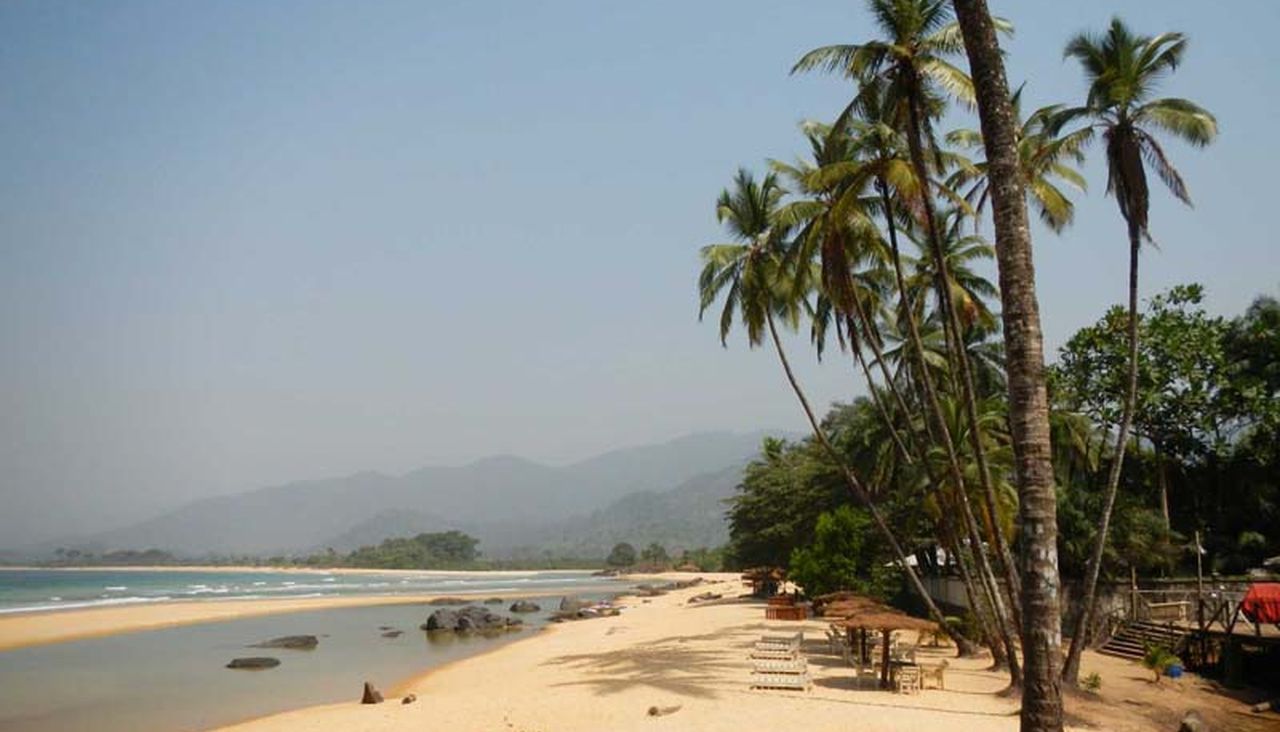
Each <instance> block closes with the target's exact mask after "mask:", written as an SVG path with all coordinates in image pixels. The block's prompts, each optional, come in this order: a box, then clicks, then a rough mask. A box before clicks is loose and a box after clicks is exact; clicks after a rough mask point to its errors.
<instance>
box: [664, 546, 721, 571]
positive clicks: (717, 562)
mask: <svg viewBox="0 0 1280 732" xmlns="http://www.w3.org/2000/svg"><path fill="white" fill-rule="evenodd" d="M724 555H725V551H724V547H717V548H715V549H708V548H707V547H698V548H697V549H685V550H684V551H682V552H681V553H680V558H679V559H678V560H676V564H677V565H685V564H691V565H693V566H695V567H697V568H698V570H699V571H702V572H721V571H724V570H725V569H727V567H726V566H725V561H724V560H725V556H724Z"/></svg>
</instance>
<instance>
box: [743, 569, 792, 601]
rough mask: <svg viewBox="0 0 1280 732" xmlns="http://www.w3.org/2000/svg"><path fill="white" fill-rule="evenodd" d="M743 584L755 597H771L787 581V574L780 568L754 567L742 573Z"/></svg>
mask: <svg viewBox="0 0 1280 732" xmlns="http://www.w3.org/2000/svg"><path fill="white" fill-rule="evenodd" d="M742 581H743V584H746V585H749V586H750V587H751V594H752V595H754V596H756V597H773V596H774V595H776V594H778V588H780V587H782V583H783V582H786V581H787V573H786V571H785V570H783V569H782V568H780V567H754V568H752V569H748V570H746V571H744V572H743V573H742Z"/></svg>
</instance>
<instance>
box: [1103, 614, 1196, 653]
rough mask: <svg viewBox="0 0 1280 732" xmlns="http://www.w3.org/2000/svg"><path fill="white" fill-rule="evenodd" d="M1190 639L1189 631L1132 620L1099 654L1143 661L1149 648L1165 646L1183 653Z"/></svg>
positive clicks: (1112, 637)
mask: <svg viewBox="0 0 1280 732" xmlns="http://www.w3.org/2000/svg"><path fill="white" fill-rule="evenodd" d="M1190 637H1191V634H1190V632H1189V631H1187V630H1184V629H1182V628H1179V627H1176V626H1173V625H1163V624H1160V623H1148V622H1146V621H1141V620H1131V621H1129V622H1127V623H1125V624H1124V626H1122V627H1121V628H1120V630H1119V631H1117V632H1116V634H1115V635H1113V636H1111V638H1110V639H1109V640H1108V641H1107V642H1106V643H1103V644H1102V647H1101V648H1099V649H1098V653H1103V654H1106V655H1108V656H1118V657H1120V658H1129V659H1133V660H1141V659H1142V657H1143V656H1144V655H1146V652H1147V646H1153V645H1154V646H1164V647H1165V648H1168V649H1169V650H1170V651H1173V652H1174V653H1181V652H1182V649H1183V646H1184V645H1185V644H1186V642H1187V640H1188V639H1189V638H1190Z"/></svg>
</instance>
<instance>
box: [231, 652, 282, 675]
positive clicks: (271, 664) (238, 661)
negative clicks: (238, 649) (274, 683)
mask: <svg viewBox="0 0 1280 732" xmlns="http://www.w3.org/2000/svg"><path fill="white" fill-rule="evenodd" d="M279 665H280V659H278V658H269V657H267V656H250V657H247V658H233V659H231V663H228V664H227V668H239V669H246V670H249V671H262V670H264V669H269V668H275V667H276V666H279Z"/></svg>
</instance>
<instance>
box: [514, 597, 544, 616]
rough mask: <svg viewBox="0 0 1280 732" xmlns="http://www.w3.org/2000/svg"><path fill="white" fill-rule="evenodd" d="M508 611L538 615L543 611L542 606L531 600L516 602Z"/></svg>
mask: <svg viewBox="0 0 1280 732" xmlns="http://www.w3.org/2000/svg"><path fill="white" fill-rule="evenodd" d="M507 610H509V611H510V612H513V613H536V612H538V611H540V610H542V606H541V605H539V604H538V603H536V602H531V601H529V600H516V601H515V602H513V603H511V607H509V608H507Z"/></svg>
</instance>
